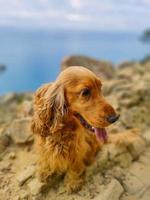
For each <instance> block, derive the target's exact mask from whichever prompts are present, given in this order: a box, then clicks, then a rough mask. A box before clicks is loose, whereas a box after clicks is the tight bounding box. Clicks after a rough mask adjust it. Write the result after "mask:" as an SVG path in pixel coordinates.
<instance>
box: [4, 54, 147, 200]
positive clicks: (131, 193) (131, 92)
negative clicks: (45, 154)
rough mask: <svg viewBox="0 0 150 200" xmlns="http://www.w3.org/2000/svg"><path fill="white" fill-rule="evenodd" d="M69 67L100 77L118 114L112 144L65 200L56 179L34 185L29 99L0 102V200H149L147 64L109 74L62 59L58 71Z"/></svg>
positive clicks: (87, 61) (94, 64) (97, 65)
mask: <svg viewBox="0 0 150 200" xmlns="http://www.w3.org/2000/svg"><path fill="white" fill-rule="evenodd" d="M105 64H106V65H105ZM70 65H82V66H86V65H87V67H88V68H89V69H90V70H92V71H93V72H95V73H96V74H97V75H98V76H101V75H102V76H104V77H105V80H104V83H103V85H104V86H103V92H104V94H105V96H107V98H108V100H109V101H110V102H111V104H113V105H114V107H115V108H116V109H118V112H120V114H121V117H120V120H119V122H118V123H116V124H114V125H112V126H110V127H109V128H108V132H110V131H111V132H112V133H113V135H112V136H113V138H112V139H113V141H114V144H112V143H107V144H105V145H104V147H103V148H102V150H101V151H100V152H99V154H98V155H97V157H96V160H95V162H94V163H93V164H92V165H91V166H89V167H88V168H87V173H86V182H85V185H83V188H82V190H81V191H79V192H77V193H74V194H71V195H68V194H67V192H66V188H65V187H64V184H63V179H62V177H60V178H59V181H58V180H57V181H56V182H55V184H45V183H41V182H40V181H39V180H38V179H37V175H36V159H37V154H36V153H35V150H34V137H33V135H32V133H31V131H30V128H29V126H30V119H31V115H32V107H33V105H32V98H33V97H32V94H14V93H11V94H8V95H5V96H2V97H0V180H1V181H0V199H5V200H10V199H11V200H17V199H18V200H19V199H21V200H26V199H31V200H49V199H51V200H55V199H57V200H73V199H77V200H91V199H93V200H99V199H101V200H149V195H150V192H149V189H150V181H149V180H150V167H149V166H150V114H149V107H150V90H149V85H150V76H149V73H150V62H149V61H145V62H143V63H137V62H136V63H133V62H125V63H122V64H120V66H118V68H117V69H116V70H113V69H112V71H111V68H112V66H111V64H109V63H104V62H99V61H95V60H94V59H91V58H86V57H82V56H76V57H69V58H66V59H65V60H64V61H63V64H62V68H63V69H65V68H66V67H69V66H70ZM108 66H109V67H108ZM102 69H103V70H102ZM109 70H110V71H109ZM104 74H105V75H104ZM133 128H138V129H133ZM118 133H121V134H122V137H123V139H124V142H123V143H122V142H121V140H120V141H117V142H116V140H115V138H116V137H115V136H116V135H115V134H118ZM129 135H130V136H131V137H128V136H129ZM52 182H53V181H52Z"/></svg>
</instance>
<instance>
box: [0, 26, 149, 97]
mask: <svg viewBox="0 0 150 200" xmlns="http://www.w3.org/2000/svg"><path fill="white" fill-rule="evenodd" d="M140 37H141V33H137V32H122V31H120V32H115V31H81V30H80V31H79V30H78V31H77V30H26V29H25V30H23V29H13V28H0V64H3V65H5V66H6V70H5V71H3V72H0V95H4V94H7V93H9V92H33V91H35V90H36V89H37V88H38V87H39V86H40V85H42V84H44V83H46V82H52V81H54V80H55V78H56V77H57V75H58V74H59V72H60V67H61V61H62V59H63V58H64V57H65V56H70V55H74V54H77V55H86V56H90V57H93V58H96V59H100V60H108V61H111V62H112V63H113V64H114V65H115V66H117V65H118V64H119V63H121V62H123V61H139V60H141V59H143V58H144V57H145V56H147V55H150V43H149V44H147V43H143V42H142V41H141V39H140Z"/></svg>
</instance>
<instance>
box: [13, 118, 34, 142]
mask: <svg viewBox="0 0 150 200" xmlns="http://www.w3.org/2000/svg"><path fill="white" fill-rule="evenodd" d="M30 120H31V118H30V117H28V118H22V119H16V120H14V121H13V122H12V124H11V126H10V129H9V136H10V137H11V138H12V140H13V142H14V143H16V144H22V143H27V142H31V141H33V134H32V132H31V130H30Z"/></svg>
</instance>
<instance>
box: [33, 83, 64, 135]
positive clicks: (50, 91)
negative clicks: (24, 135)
mask: <svg viewBox="0 0 150 200" xmlns="http://www.w3.org/2000/svg"><path fill="white" fill-rule="evenodd" d="M34 105H35V106H34V116H33V119H32V125H31V128H32V131H33V132H34V133H39V134H40V135H41V136H47V135H49V134H50V133H53V132H56V131H58V130H59V129H61V128H62V126H63V121H64V120H65V118H66V116H67V104H66V101H65V91H64V88H63V86H62V85H60V84H57V83H52V84H46V85H44V86H42V87H41V88H39V89H38V90H37V92H36V95H35V104H34Z"/></svg>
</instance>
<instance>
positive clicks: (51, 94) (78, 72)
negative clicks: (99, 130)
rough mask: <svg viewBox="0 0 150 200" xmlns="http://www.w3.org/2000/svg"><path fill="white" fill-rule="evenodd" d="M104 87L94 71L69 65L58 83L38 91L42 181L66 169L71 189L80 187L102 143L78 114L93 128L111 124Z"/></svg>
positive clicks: (35, 120)
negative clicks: (87, 165)
mask: <svg viewBox="0 0 150 200" xmlns="http://www.w3.org/2000/svg"><path fill="white" fill-rule="evenodd" d="M101 87H102V83H101V81H100V79H99V78H98V77H97V76H96V75H95V74H94V73H92V72H91V71H89V70H87V69H86V68H84V67H69V68H68V69H66V70H64V71H63V72H61V73H60V75H59V76H58V78H57V80H56V81H55V82H53V83H50V84H45V85H43V86H42V87H41V88H39V89H38V90H37V92H36V94H35V103H34V115H33V118H32V125H31V127H32V131H33V132H34V133H36V134H37V136H38V137H37V140H38V148H39V154H40V161H39V175H40V177H41V179H42V180H46V179H47V178H48V177H49V176H51V175H52V174H54V173H55V172H60V173H64V172H65V173H66V176H65V181H66V184H67V186H68V188H69V190H71V191H76V190H78V189H79V188H80V187H81V185H82V183H83V180H84V178H83V177H84V172H85V167H86V164H90V163H91V162H92V161H93V160H94V158H95V155H96V153H97V152H98V150H99V149H100V146H101V145H102V143H101V142H100V141H98V139H97V138H96V136H95V135H94V134H93V133H92V132H90V131H89V130H88V129H86V128H85V127H83V126H82V124H81V123H80V121H79V119H78V118H77V117H76V114H77V113H79V114H80V115H81V116H83V117H84V119H85V120H86V121H87V122H88V123H89V124H90V125H92V126H94V127H106V126H108V125H109V123H108V122H107V120H106V117H107V116H109V115H114V114H115V111H114V109H113V107H112V106H111V105H110V104H108V102H107V101H106V100H105V99H104V97H103V95H102V92H101ZM86 88H88V89H90V94H86V91H85V90H86ZM83 93H84V94H83Z"/></svg>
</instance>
